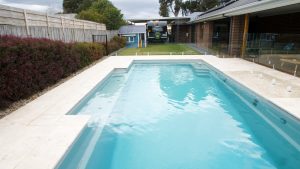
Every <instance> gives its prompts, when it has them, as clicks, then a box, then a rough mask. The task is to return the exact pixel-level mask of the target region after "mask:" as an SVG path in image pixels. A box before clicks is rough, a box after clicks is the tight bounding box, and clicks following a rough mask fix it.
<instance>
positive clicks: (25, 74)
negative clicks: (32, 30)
mask: <svg viewBox="0 0 300 169" xmlns="http://www.w3.org/2000/svg"><path fill="white" fill-rule="evenodd" d="M104 53H106V51H105V49H104V47H103V45H102V44H96V43H63V42H60V41H52V40H47V39H33V38H17V37H12V36H1V37H0V109H5V108H7V107H8V106H9V105H10V104H11V103H13V102H15V101H18V100H20V99H26V98H28V97H30V96H31V95H33V94H35V93H37V92H38V91H41V90H43V89H45V88H46V87H49V86H51V85H53V84H55V83H56V82H58V81H59V80H61V79H62V78H65V77H67V76H69V75H70V74H72V73H74V72H76V71H78V70H79V69H81V68H83V67H85V66H87V65H89V64H91V63H92V62H94V61H96V60H98V59H100V58H101V57H102V56H103V55H104Z"/></svg>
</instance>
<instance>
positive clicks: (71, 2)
mask: <svg viewBox="0 0 300 169" xmlns="http://www.w3.org/2000/svg"><path fill="white" fill-rule="evenodd" d="M82 3H83V0H64V2H63V8H64V13H76V11H77V9H78V7H79V5H80V4H82Z"/></svg>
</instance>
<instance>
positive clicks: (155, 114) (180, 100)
mask: <svg viewBox="0 0 300 169" xmlns="http://www.w3.org/2000/svg"><path fill="white" fill-rule="evenodd" d="M70 114H71V115H77V114H89V115H91V116H92V117H91V119H90V122H89V124H88V125H87V127H86V128H85V129H84V131H83V132H82V134H81V135H80V136H79V138H78V139H77V140H76V141H75V143H74V144H73V146H72V147H71V149H70V150H69V152H67V153H66V155H65V157H64V158H63V159H62V160H61V162H60V163H59V164H58V166H57V168H58V169H75V168H79V169H81V168H86V169H241V168H243V169H275V168H277V169H299V168H300V147H299V145H300V125H299V121H298V120H296V119H295V118H293V117H292V116H290V115H288V114H287V113H285V112H283V111H281V110H280V109H279V108H277V107H275V106H273V105H272V104H270V103H269V102H268V101H266V100H264V99H263V98H260V97H258V96H257V95H255V94H254V93H252V92H250V91H249V90H247V89H246V88H244V87H242V86H240V85H239V84H237V83H236V82H234V81H233V80H231V79H229V78H227V77H226V76H224V75H222V73H220V72H217V71H216V70H214V69H213V68H211V67H210V66H208V65H206V64H204V63H181V64H178V63H168V64H167V63H165V64H158V63H151V64H150V63H135V64H133V65H132V67H131V69H130V71H129V72H126V71H122V70H118V71H115V72H113V73H112V74H111V75H110V76H109V77H108V78H107V79H106V80H105V81H104V82H103V83H101V84H99V85H98V86H97V87H96V88H95V89H94V90H93V91H91V93H90V94H89V95H88V96H87V97H85V98H84V99H83V100H82V101H81V102H80V103H79V104H78V105H76V106H75V107H74V109H73V110H72V111H71V112H70Z"/></svg>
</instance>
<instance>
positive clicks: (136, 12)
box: [0, 0, 159, 19]
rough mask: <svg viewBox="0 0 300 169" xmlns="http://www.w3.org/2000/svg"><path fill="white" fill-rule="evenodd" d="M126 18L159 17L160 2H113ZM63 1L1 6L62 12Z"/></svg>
mask: <svg viewBox="0 0 300 169" xmlns="http://www.w3.org/2000/svg"><path fill="white" fill-rule="evenodd" d="M111 1H112V3H113V4H114V5H115V6H116V7H117V8H119V9H120V10H121V11H122V13H123V14H124V17H125V18H128V19H129V18H145V17H151V18H153V17H158V16H159V14H158V10H159V0H111ZM62 2H63V0H0V4H3V5H8V6H13V7H17V8H24V9H31V10H35V11H41V12H45V11H54V12H60V11H62Z"/></svg>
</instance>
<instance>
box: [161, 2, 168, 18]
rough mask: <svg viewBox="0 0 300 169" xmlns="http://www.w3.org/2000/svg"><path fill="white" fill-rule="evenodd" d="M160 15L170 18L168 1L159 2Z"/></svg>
mask: <svg viewBox="0 0 300 169" xmlns="http://www.w3.org/2000/svg"><path fill="white" fill-rule="evenodd" d="M159 4H160V7H159V15H160V16H162V17H168V16H169V9H168V2H167V0H159Z"/></svg>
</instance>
